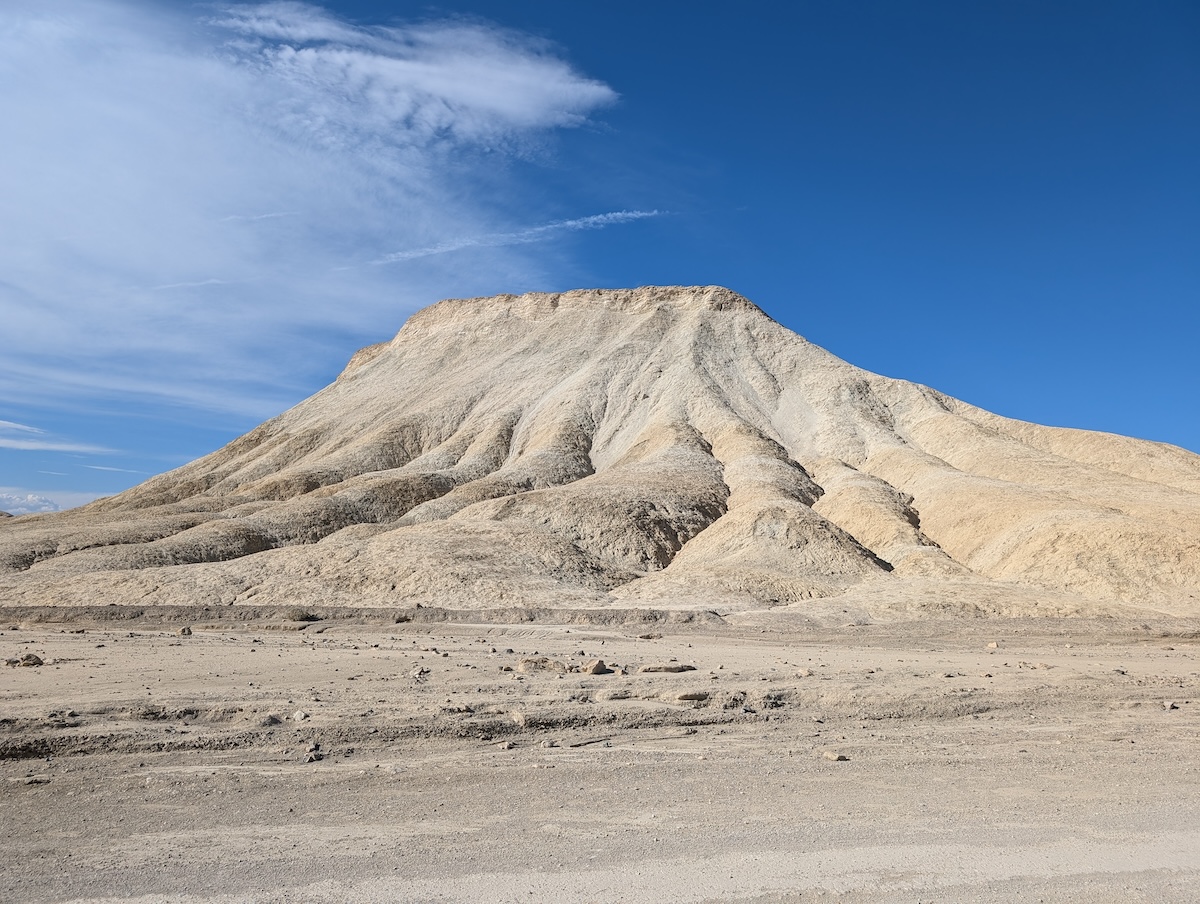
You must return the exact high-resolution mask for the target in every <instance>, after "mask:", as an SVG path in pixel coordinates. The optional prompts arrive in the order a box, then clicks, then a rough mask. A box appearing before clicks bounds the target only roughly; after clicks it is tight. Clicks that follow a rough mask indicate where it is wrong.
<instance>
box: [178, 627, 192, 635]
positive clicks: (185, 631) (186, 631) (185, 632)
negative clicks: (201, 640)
mask: <svg viewBox="0 0 1200 904" xmlns="http://www.w3.org/2000/svg"><path fill="white" fill-rule="evenodd" d="M178 633H179V636H180V637H191V636H192V629H191V628H189V627H188V626H187V625H184V626H183V627H182V628H180V629H179V632H178Z"/></svg>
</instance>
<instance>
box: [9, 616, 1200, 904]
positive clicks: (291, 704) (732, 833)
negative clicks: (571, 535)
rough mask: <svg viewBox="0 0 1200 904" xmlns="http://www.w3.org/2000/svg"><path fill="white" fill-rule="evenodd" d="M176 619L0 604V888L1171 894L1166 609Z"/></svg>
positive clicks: (1185, 827) (329, 896)
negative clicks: (1068, 616)
mask: <svg viewBox="0 0 1200 904" xmlns="http://www.w3.org/2000/svg"><path fill="white" fill-rule="evenodd" d="M101 614H103V613H101ZM426 615H428V613H426ZM205 616H206V613H204V612H201V611H195V612H188V611H172V612H164V613H157V614H155V613H151V614H150V615H144V616H143V617H142V618H140V619H133V620H121V619H119V618H117V616H116V615H113V617H111V618H109V619H100V618H98V617H84V616H80V615H78V614H77V615H76V616H75V617H74V619H73V620H72V621H70V622H62V621H53V620H51V619H52V617H53V613H50V614H49V615H48V614H47V613H46V612H41V613H37V614H36V617H35V616H34V615H31V614H30V613H25V614H24V615H22V613H19V612H9V613H7V614H5V613H0V619H6V620H4V621H0V653H2V654H3V658H4V659H6V660H10V659H13V660H15V659H19V658H20V657H22V656H25V655H26V654H29V653H33V654H35V655H36V656H38V657H39V658H40V659H42V661H43V664H42V665H41V666H12V667H9V668H4V669H3V670H0V793H2V795H3V798H2V803H3V820H2V821H0V850H2V852H3V856H0V899H2V900H4V901H11V902H25V901H77V900H78V901H82V900H88V901H92V900H104V901H180V902H183V901H223V902H224V901H228V902H240V901H261V902H276V901H279V902H282V901H289V902H303V901H313V902H335V901H336V902H362V901H522V902H526V901H551V900H552V901H561V902H637V901H692V902H702V901H747V902H767V901H845V902H866V901H896V902H918V901H920V902H934V901H944V902H957V901H989V902H990V901H997V902H999V901H1018V900H1020V901H1037V900H1044V901H1054V902H1076V901H1105V902H1110V901H1147V902H1164V901H1196V900H1197V899H1198V897H1200V891H1198V890H1197V889H1198V888H1200V743H1198V741H1200V661H1198V660H1197V654H1198V653H1200V644H1198V642H1197V641H1198V639H1200V624H1198V623H1195V622H1181V621H1179V620H1174V621H1147V622H1135V621H1118V620H1096V621H1081V620H1072V621H1066V620H1038V621H1034V620H1022V621H1013V620H999V619H976V620H957V621H948V620H947V621H920V622H917V621H907V622H898V623H892V624H862V625H845V624H838V623H836V622H837V619H836V617H833V616H830V617H827V618H825V619H824V621H820V620H814V619H808V618H799V617H795V616H788V615H787V614H786V613H782V612H779V611H776V612H769V613H762V614H758V615H754V616H745V617H742V618H740V619H739V618H734V617H731V618H729V619H726V620H724V621H721V620H717V619H700V620H697V621H695V622H692V623H679V621H678V619H676V620H675V621H662V622H658V623H656V622H654V620H653V619H647V620H645V621H640V622H638V623H632V622H629V621H624V622H622V621H620V620H619V619H618V620H615V623H609V624H605V623H599V622H602V621H603V620H602V619H601V620H597V621H598V623H593V624H572V625H567V626H561V625H560V626H553V625H545V624H498V623H493V624H469V623H465V622H439V621H436V620H430V621H412V622H407V623H401V624H392V623H390V618H387V619H385V618H382V617H380V618H372V616H371V615H370V614H369V613H365V614H364V613H359V614H358V615H355V616H352V617H351V616H348V617H345V618H340V619H336V620H334V619H329V620H325V621H319V622H311V623H307V624H304V623H295V622H283V621H280V620H278V619H277V618H270V617H262V618H259V619H257V620H255V619H251V620H249V621H243V620H239V621H237V622H234V621H232V620H230V619H229V618H226V619H221V620H210V621H205ZM149 618H156V619H159V620H156V621H150V620H148V619H149ZM184 624H187V625H189V626H190V627H191V630H192V633H191V634H190V635H186V636H183V635H180V634H179V633H178V631H179V628H180V627H182V626H183V625H184ZM596 659H602V660H603V661H604V662H605V663H606V664H607V665H608V666H609V667H611V668H612V669H614V670H615V671H610V672H608V673H605V674H588V673H586V672H584V671H582V670H581V669H582V667H584V666H585V664H587V663H589V662H591V661H593V660H596ZM523 661H524V662H523ZM647 666H651V667H653V666H669V667H672V668H680V667H682V666H692V667H694V668H691V669H688V670H684V671H653V672H640V671H639V669H641V668H644V667H647ZM622 672H624V674H622Z"/></svg>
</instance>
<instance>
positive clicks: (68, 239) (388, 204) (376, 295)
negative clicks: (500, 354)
mask: <svg viewBox="0 0 1200 904" xmlns="http://www.w3.org/2000/svg"><path fill="white" fill-rule="evenodd" d="M196 9H197V8H196V7H193V6H192V5H190V4H146V3H142V2H137V0H55V2H54V3H53V4H46V3H44V2H41V0H5V2H4V3H3V4H0V121H2V122H4V124H5V134H6V135H8V136H10V140H7V141H5V142H3V143H2V145H0V194H3V196H4V198H5V202H4V204H3V205H2V206H0V273H3V274H4V277H3V281H0V322H3V323H4V324H5V333H6V335H7V336H10V337H12V336H19V337H20V342H19V343H13V342H11V341H10V342H7V343H5V354H4V355H3V356H0V398H3V397H10V398H18V397H19V398H22V399H27V400H29V404H30V405H34V406H43V407H57V408H61V409H63V410H65V409H66V408H68V407H71V406H81V407H82V406H87V405H89V404H91V402H92V400H97V399H99V400H112V399H117V398H119V399H121V408H122V409H124V410H129V409H130V407H131V406H133V405H136V404H138V403H139V402H140V403H145V404H159V403H160V402H161V401H162V400H171V401H172V403H173V404H174V405H175V406H176V407H175V409H174V412H173V413H177V412H179V411H188V412H196V411H198V410H202V409H210V410H220V411H224V412H235V411H236V412H252V413H254V414H255V416H258V417H263V416H267V415H269V414H271V413H273V412H274V410H277V407H278V406H279V405H280V404H281V402H284V401H293V400H295V399H296V398H298V397H300V396H302V395H306V394H308V392H311V391H312V389H314V388H316V386H319V385H320V384H321V383H322V382H323V381H324V380H325V379H327V378H328V374H329V372H330V371H331V370H332V371H335V370H336V368H337V366H339V365H340V363H342V362H344V360H345V358H346V357H347V355H348V350H350V349H352V348H353V347H354V346H355V345H357V344H365V342H368V341H375V340H377V339H378V338H380V337H382V336H387V335H389V334H391V333H392V332H394V331H395V330H396V329H397V328H398V327H399V325H400V323H401V322H402V321H403V319H404V317H405V316H406V315H407V313H409V312H410V311H411V310H413V309H414V308H415V307H417V306H418V305H420V304H424V303H429V302H431V301H434V300H437V299H438V298H441V297H446V296H449V295H467V294H487V293H491V292H497V291H508V290H514V289H520V288H525V287H529V286H531V285H533V284H536V283H537V282H538V281H539V279H541V278H542V276H543V275H544V273H545V271H544V270H543V269H541V268H542V267H543V266H544V265H543V264H542V263H541V262H540V261H539V260H538V259H537V257H536V256H534V255H530V254H528V252H527V251H522V250H521V249H520V248H519V247H517V246H522V245H529V244H531V243H533V242H536V241H539V240H541V239H546V238H550V237H551V236H553V235H554V234H555V233H559V232H562V231H564V230H571V229H589V228H598V227H600V226H604V225H612V224H616V223H619V222H626V221H627V220H630V219H636V218H638V217H640V216H644V215H650V214H652V213H653V212H650V211H645V212H643V211H618V212H617V213H614V214H602V215H600V217H599V218H593V217H583V218H580V219H578V220H563V221H559V222H556V223H550V224H547V225H546V226H538V227H533V228H522V227H521V226H519V225H515V224H519V223H520V222H522V221H524V222H526V223H527V222H530V221H531V220H532V221H533V222H537V220H536V219H534V218H535V217H538V216H539V215H544V214H543V213H542V212H541V211H539V210H538V209H536V208H522V207H519V206H508V205H504V204H499V203H496V200H495V199H497V198H501V197H514V196H518V195H519V194H520V193H519V192H517V191H516V190H515V189H514V188H513V186H511V185H510V184H509V182H508V180H509V179H510V176H511V168H510V167H508V165H507V163H508V161H509V160H512V159H515V158H518V157H519V158H521V159H522V160H525V161H530V160H534V161H535V160H536V159H538V155H539V154H543V153H549V151H547V150H546V148H547V147H549V146H548V145H547V144H546V142H547V141H548V135H549V133H551V132H552V131H553V130H556V129H561V128H567V127H572V126H575V125H578V124H580V123H583V122H584V121H586V119H587V118H588V117H589V116H590V115H592V114H594V113H595V112H596V111H597V110H600V109H602V108H603V107H605V106H606V105H608V104H611V103H613V102H614V101H615V100H616V94H615V93H614V91H613V90H612V89H611V88H609V87H608V86H607V85H605V84H603V83H601V82H598V81H596V80H594V79H591V78H588V77H586V76H585V75H583V74H581V73H580V72H578V71H577V70H576V69H575V68H573V67H572V66H571V64H570V63H569V62H567V61H566V60H564V59H563V58H562V56H561V54H560V53H559V52H558V51H557V50H556V49H555V48H553V47H551V46H549V45H547V44H546V43H545V42H543V41H541V40H539V39H536V38H532V37H530V36H527V35H523V34H520V33H516V32H512V31H509V30H506V29H503V28H499V27H495V26H492V25H488V24H486V23H480V22H466V21H459V20H454V21H446V22H426V23H421V24H415V25H397V26H393V27H360V26H357V25H353V24H350V23H347V22H345V21H342V20H341V19H339V18H337V17H336V16H334V15H332V14H330V13H328V12H326V11H324V10H322V9H321V8H319V7H317V6H313V5H308V4H303V3H262V4H238V5H230V6H229V7H228V8H225V9H217V10H216V11H215V12H214V11H213V8H212V7H211V6H210V7H208V8H207V18H205V19H203V20H197V19H196V18H195V16H196V12H195V10H196ZM511 178H515V176H511ZM476 189H479V190H476ZM482 198H488V199H491V200H490V201H488V202H485V201H483V200H480V199H482ZM464 235H465V236H473V237H475V238H471V239H463V238H461V237H462V236H464ZM405 248H410V249H417V251H416V252H403V251H399V250H398V249H405ZM448 250H457V251H459V252H460V253H467V252H468V251H469V252H470V253H472V254H474V255H475V257H474V259H473V260H472V266H470V267H464V266H463V265H462V261H461V260H460V259H459V258H457V257H456V258H455V259H454V260H453V261H451V260H449V259H447V258H446V257H445V255H446V252H447V251H448ZM405 253H407V254H408V255H409V256H408V257H407V258H406V257H403V256H397V257H394V258H393V259H394V260H397V261H399V260H409V261H411V263H410V265H409V266H406V267H404V268H388V267H371V266H365V265H367V264H370V263H371V262H374V261H380V260H382V259H384V258H386V257H388V256H389V255H404V254H405ZM189 416H191V415H189ZM196 417H199V418H202V416H201V415H196ZM37 439H38V437H36V436H34V435H26V436H22V437H17V436H15V435H12V434H9V438H8V439H7V443H8V445H7V446H6V448H17V446H15V445H14V443H16V442H18V441H22V440H23V441H25V442H26V443H28V442H33V441H36V440H37ZM42 439H44V440H47V441H50V440H51V439H52V438H48V437H42ZM67 446H70V447H71V449H72V450H76V451H82V450H84V449H86V450H88V451H94V450H95V449H94V447H92V446H89V445H87V444H84V443H78V444H72V443H66V442H65V441H63V442H56V444H55V448H57V449H58V450H60V451H63V450H65V448H66V447H67ZM20 448H33V447H32V446H21V447H20ZM44 448H49V447H44Z"/></svg>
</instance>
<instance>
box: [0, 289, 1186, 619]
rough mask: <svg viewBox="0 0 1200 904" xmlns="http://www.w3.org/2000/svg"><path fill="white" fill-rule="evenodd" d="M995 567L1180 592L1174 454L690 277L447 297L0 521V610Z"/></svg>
mask: <svg viewBox="0 0 1200 904" xmlns="http://www.w3.org/2000/svg"><path fill="white" fill-rule="evenodd" d="M999 585H1002V586H1003V588H1004V589H1006V590H1013V591H1020V593H1018V594H1017V595H1016V596H1013V594H1011V593H1009V594H1008V595H1007V596H1006V597H1005V598H1006V599H1023V600H1026V603H1024V604H1022V605H1024V606H1025V607H1026V608H1028V609H1029V610H1030V611H1072V612H1086V611H1096V612H1102V611H1105V612H1106V611H1115V609H1119V608H1121V607H1127V606H1135V607H1144V608H1147V609H1151V610H1154V611H1159V612H1168V613H1191V614H1197V613H1200V457H1198V456H1195V455H1192V454H1191V453H1188V452H1186V451H1184V450H1181V449H1177V448H1174V447H1169V446H1163V445H1160V444H1155V443H1150V442H1144V441H1141V440H1134V439H1128V438H1124V437H1116V436H1110V435H1105V434H1097V433H1089V432H1084V431H1075V430H1063V429H1055V428H1047V427H1039V426H1036V425H1032V424H1026V423H1021V422H1017V421H1012V420H1008V419H1005V418H1000V417H997V416H995V415H991V414H989V413H987V412H984V411H981V410H979V409H977V408H973V407H971V406H969V405H967V404H964V403H962V402H959V401H957V400H955V399H952V398H949V397H947V396H944V395H942V394H940V393H938V392H935V391H933V390H931V389H928V388H926V387H922V386H918V385H915V384H912V383H907V382H904V381H901V380H894V379H889V378H885V377H880V376H876V375H874V374H870V373H867V372H866V371H863V370H860V369H858V368H856V367H853V366H852V365H850V364H847V363H846V362H844V361H841V360H840V359H838V358H836V357H834V356H833V355H831V354H829V353H828V352H826V351H824V350H823V349H821V348H818V347H817V346H814V345H812V344H811V343H809V342H807V341H805V340H804V339H802V338H801V337H800V336H797V335H796V334H795V333H792V332H790V331H789V330H787V329H785V328H784V327H782V326H780V325H779V324H777V323H775V322H774V321H772V320H771V319H770V318H769V317H767V316H766V315H765V314H764V313H763V312H762V311H761V310H759V309H758V308H757V307H755V306H754V305H753V304H751V303H750V302H749V301H747V300H746V299H744V298H741V297H740V296H738V295H736V294H734V293H732V292H730V291H728V290H726V289H722V288H714V287H705V288H658V287H651V288H643V289H637V290H614V291H604V290H595V291H577V292H568V293H564V294H557V295H550V294H534V295H524V296H519V297H514V296H499V297H496V298H482V299H468V300H452V301H443V302H440V303H439V304H436V305H433V306H432V307H429V308H426V309H425V310H423V311H421V312H419V313H417V314H416V315H414V316H413V317H412V318H411V319H410V320H409V321H408V322H407V323H406V324H405V325H404V328H403V329H402V330H401V331H400V333H399V334H398V335H397V336H396V338H395V339H393V340H392V341H391V342H390V343H385V344H381V345H376V346H371V347H370V348H367V349H363V350H362V351H360V352H359V353H358V354H357V355H355V356H354V358H353V359H352V360H351V362H350V364H349V365H348V366H347V368H346V370H345V371H344V372H343V373H342V375H341V376H340V377H339V378H338V379H337V380H336V381H335V382H334V383H333V384H332V385H330V386H328V387H326V388H325V389H323V390H322V391H321V392H319V393H317V394H316V395H314V396H313V397H311V398H310V399H308V400H306V401H304V402H302V403H301V404H299V405H297V406H296V407H295V408H293V409H291V410H290V411H287V412H285V413H284V414H282V415H280V416H279V417H276V418H274V419H272V420H270V421H268V422H267V423H265V424H263V425H262V426H260V427H258V428H257V429H255V430H253V431H251V432H250V433H248V434H246V435H245V436H243V437H241V438H239V439H237V440H235V441H234V442H232V443H230V444H229V445H228V446H226V447H225V448H223V449H220V450H218V451H217V452H214V453H213V454H211V455H208V456H206V457H204V458H201V459H199V460H197V461H195V462H193V463H191V464H189V465H187V466H185V467H183V468H180V469H178V470H176V471H172V472H170V473H168V474H164V475H161V476H159V477H156V478H153V479H152V480H149V481H147V482H146V483H144V484H142V485H140V486H138V487H135V488H133V489H131V490H129V491H127V492H125V493H122V494H120V495H119V496H115V497H112V498H110V499H106V500H101V501H98V502H96V503H93V504H92V505H90V506H87V507H85V508H83V509H79V510H76V511H73V512H66V513H62V514H59V515H46V516H26V517H22V518H14V519H8V520H6V521H5V522H4V523H3V525H0V597H2V598H3V600H5V601H7V602H8V603H10V604H12V603H20V604H34V603H46V604H50V603H71V604H84V603H86V604H107V603H110V602H115V603H119V604H120V603H137V604H139V605H147V604H154V603H187V604H197V603H202V604H205V605H208V604H211V605H221V604H228V603H231V602H257V603H263V604H282V603H293V602H296V603H307V604H316V605H335V604H346V605H359V606H362V605H367V606H396V607H405V606H412V605H415V604H417V603H421V604H427V605H445V606H455V607H481V608H482V607H494V606H511V605H524V606H605V605H621V606H629V605H643V604H644V605H654V606H670V605H690V606H695V605H704V604H706V601H708V602H710V603H712V604H715V605H721V606H734V607H746V608H749V607H755V606H767V605H785V604H794V605H799V606H802V605H804V601H806V600H812V599H815V598H827V597H832V596H837V595H838V594H843V593H846V592H847V591H851V590H853V591H854V592H855V593H856V594H857V595H858V597H860V598H862V597H863V594H864V593H865V594H867V596H870V595H871V594H874V595H875V596H877V597H878V598H880V599H884V598H887V599H900V598H905V599H909V602H908V603H906V605H911V606H915V607H917V608H918V609H919V608H920V607H921V606H923V605H936V603H937V601H936V599H932V598H931V594H932V595H933V596H934V597H936V590H937V588H938V587H939V586H944V587H946V588H953V590H954V594H953V595H954V596H955V598H956V599H961V598H964V594H966V596H970V590H971V588H987V587H992V586H999ZM964 588H965V589H964ZM906 589H907V590H908V591H911V592H909V594H908V597H905V596H904V593H903V592H902V591H905V590H906ZM979 596H980V599H986V598H991V596H989V595H988V594H986V593H982V591H981V593H980V595H979ZM1039 600H1053V601H1056V602H1055V603H1054V606H1052V607H1051V608H1050V610H1047V609H1046V608H1045V604H1041V608H1040V609H1039ZM1055 607H1057V608H1055ZM1064 607H1065V608H1064ZM1114 607H1115V608H1114ZM982 608H983V609H985V610H986V609H987V608H988V606H987V605H984V606H983V607H982ZM993 608H994V607H993ZM1018 609H1020V606H1018ZM1014 611H1016V610H1014Z"/></svg>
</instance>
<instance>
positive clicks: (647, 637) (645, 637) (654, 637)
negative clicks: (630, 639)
mask: <svg viewBox="0 0 1200 904" xmlns="http://www.w3.org/2000/svg"><path fill="white" fill-rule="evenodd" d="M638 640H662V635H661V634H639V635H638Z"/></svg>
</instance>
